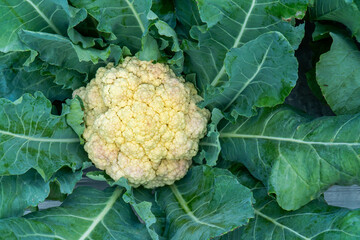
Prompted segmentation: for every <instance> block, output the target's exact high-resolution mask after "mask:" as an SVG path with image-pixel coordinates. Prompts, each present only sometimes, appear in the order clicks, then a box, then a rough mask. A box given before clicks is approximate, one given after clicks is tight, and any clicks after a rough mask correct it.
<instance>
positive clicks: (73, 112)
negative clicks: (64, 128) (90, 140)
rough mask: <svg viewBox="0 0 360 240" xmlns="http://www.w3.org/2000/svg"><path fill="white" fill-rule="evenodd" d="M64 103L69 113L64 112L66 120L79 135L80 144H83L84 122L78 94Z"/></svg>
mask: <svg viewBox="0 0 360 240" xmlns="http://www.w3.org/2000/svg"><path fill="white" fill-rule="evenodd" d="M66 104H67V105H66V106H67V107H69V113H67V114H66V122H67V124H68V125H69V126H70V127H71V128H72V129H73V130H74V131H75V132H76V134H77V135H78V136H79V139H80V144H84V139H83V138H82V134H83V132H84V130H85V123H84V111H83V104H82V100H81V98H79V96H76V97H75V98H73V99H67V100H66Z"/></svg>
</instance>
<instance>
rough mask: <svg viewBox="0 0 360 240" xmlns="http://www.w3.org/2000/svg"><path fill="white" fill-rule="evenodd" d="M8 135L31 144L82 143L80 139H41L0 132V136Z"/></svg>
mask: <svg viewBox="0 0 360 240" xmlns="http://www.w3.org/2000/svg"><path fill="white" fill-rule="evenodd" d="M1 135H7V136H11V137H14V138H20V139H25V140H27V141H30V142H59V143H76V142H80V140H79V138H40V137H32V136H26V135H22V134H16V133H12V132H9V131H4V130H0V136H1Z"/></svg>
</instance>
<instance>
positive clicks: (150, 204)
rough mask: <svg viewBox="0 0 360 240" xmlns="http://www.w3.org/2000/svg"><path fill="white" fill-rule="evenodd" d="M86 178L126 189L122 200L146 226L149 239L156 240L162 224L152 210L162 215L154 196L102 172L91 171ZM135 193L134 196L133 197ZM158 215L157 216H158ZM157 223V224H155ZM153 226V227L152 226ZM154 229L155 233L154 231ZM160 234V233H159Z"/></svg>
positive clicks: (123, 179)
mask: <svg viewBox="0 0 360 240" xmlns="http://www.w3.org/2000/svg"><path fill="white" fill-rule="evenodd" d="M86 176H87V177H89V178H91V179H93V180H96V181H105V182H107V183H108V184H109V185H110V186H121V187H124V188H125V189H126V192H125V193H124V194H123V197H122V199H123V200H124V201H125V202H126V203H129V204H130V205H131V207H132V208H133V210H134V211H135V212H136V214H137V216H138V217H139V219H141V221H143V223H144V224H145V225H146V228H147V230H148V232H149V235H150V237H151V239H153V240H158V239H159V236H158V232H159V231H160V230H159V228H161V227H159V226H158V225H159V223H160V224H162V222H163V221H161V222H159V221H158V220H157V218H156V216H155V215H154V214H153V212H152V211H153V209H155V211H156V212H160V214H161V215H163V213H162V212H161V210H160V209H159V207H158V206H157V204H156V202H155V199H154V198H155V196H154V194H151V193H150V192H149V191H150V190H148V189H144V188H142V187H140V188H137V189H134V188H132V187H131V186H130V185H129V184H128V181H127V180H126V179H125V178H120V179H119V180H117V181H114V180H113V179H112V178H111V177H110V176H109V175H107V174H106V173H105V172H104V171H92V172H88V173H87V174H86ZM135 193H136V196H135ZM158 215H159V214H158ZM155 223H157V224H155ZM154 224H155V225H154ZM154 227H156V228H157V229H156V230H157V231H156V230H154ZM160 233H161V231H160Z"/></svg>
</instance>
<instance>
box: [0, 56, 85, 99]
mask: <svg viewBox="0 0 360 240" xmlns="http://www.w3.org/2000/svg"><path fill="white" fill-rule="evenodd" d="M29 58H31V52H30V51H27V52H9V53H0V97H2V98H7V99H9V100H12V101H13V100H16V99H18V98H19V97H21V96H22V95H23V94H24V93H32V94H33V93H34V92H36V91H41V92H42V93H43V94H44V95H45V96H46V97H47V98H49V99H50V100H51V101H53V100H60V101H62V100H64V99H66V98H69V97H71V93H72V91H71V90H69V89H67V88H70V87H72V86H80V85H81V84H82V79H81V80H80V78H78V79H74V78H72V77H66V76H65V75H63V78H62V81H60V83H59V84H57V83H55V82H56V76H54V74H52V73H50V72H49V71H48V68H47V66H46V64H44V63H43V62H41V61H38V59H37V60H36V61H35V62H32V63H31V65H30V66H24V65H26V62H27V60H28V59H29ZM64 70H65V69H64ZM65 71H66V70H65ZM66 83H71V84H70V86H68V85H66ZM62 85H65V86H62Z"/></svg>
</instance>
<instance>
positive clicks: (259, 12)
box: [184, 0, 308, 91]
mask: <svg viewBox="0 0 360 240" xmlns="http://www.w3.org/2000/svg"><path fill="white" fill-rule="evenodd" d="M307 4H308V1H306V0H301V1H298V0H296V1H294V0H281V1H270V2H269V1H256V0H245V1H244V0H234V1H233V0H225V1H224V0H215V1H214V0H212V1H210V0H201V1H198V5H199V9H200V17H201V19H202V21H204V22H205V23H207V26H204V25H202V26H193V27H192V29H191V36H192V38H194V39H195V40H197V41H198V44H194V43H192V42H190V41H187V42H186V41H185V44H184V47H185V51H186V53H187V54H188V55H189V62H188V68H189V71H191V72H196V73H197V77H198V87H199V88H200V89H201V90H202V91H204V90H205V89H206V86H208V85H210V84H211V85H212V86H221V85H222V84H223V83H224V82H225V81H227V80H228V76H227V75H226V67H225V61H224V60H225V56H226V53H227V52H229V51H230V50H231V49H232V48H239V47H241V46H242V45H244V44H245V43H247V42H249V41H251V40H254V39H255V38H257V37H258V36H260V35H261V34H263V33H268V32H271V31H279V32H281V33H282V34H284V36H285V37H286V38H287V39H288V41H289V42H290V43H291V45H292V46H293V48H294V49H296V48H297V46H298V45H299V44H300V41H301V39H302V38H303V35H304V28H303V26H302V25H301V26H298V27H294V26H293V25H292V24H291V23H289V21H290V22H291V19H294V17H299V18H301V17H302V16H303V15H304V13H305V11H306V7H307ZM191 9H193V8H189V11H190V10H191ZM184 19H185V18H184ZM264 44H266V43H264ZM251 54H252V52H249V53H248V54H247V55H251ZM246 57H248V56H246Z"/></svg>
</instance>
